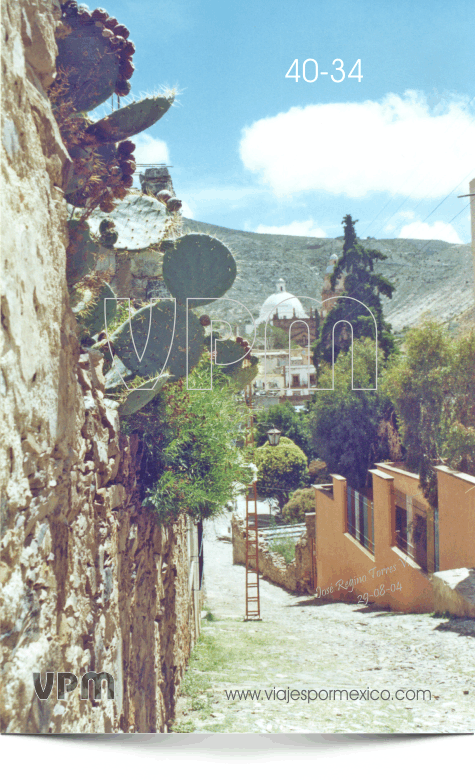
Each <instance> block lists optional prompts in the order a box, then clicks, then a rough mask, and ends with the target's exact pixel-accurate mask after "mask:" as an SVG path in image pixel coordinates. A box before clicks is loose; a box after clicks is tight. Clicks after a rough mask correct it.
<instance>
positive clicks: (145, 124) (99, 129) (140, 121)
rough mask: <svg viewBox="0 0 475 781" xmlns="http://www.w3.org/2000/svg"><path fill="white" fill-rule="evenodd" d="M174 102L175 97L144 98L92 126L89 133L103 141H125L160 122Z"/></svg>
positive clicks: (88, 130)
mask: <svg viewBox="0 0 475 781" xmlns="http://www.w3.org/2000/svg"><path fill="white" fill-rule="evenodd" d="M173 101H174V98H173V97H165V96H164V95H157V97H155V98H144V99H143V100H139V101H137V102H136V103H129V105H128V106H124V107H123V108H120V109H118V110H117V111H114V112H113V113H112V114H109V116H107V117H104V118H103V119H100V120H99V121H98V122H95V123H94V124H93V125H90V127H88V129H87V132H88V133H93V134H94V135H95V136H96V138H98V139H99V140H101V141H124V140H125V139H126V138H129V136H133V135H136V134H137V133H141V132H142V131H143V130H147V128H149V127H151V126H152V125H154V124H155V122H158V120H159V119H161V118H162V117H163V115H164V114H166V112H167V111H168V109H169V108H170V106H171V105H172V103H173Z"/></svg>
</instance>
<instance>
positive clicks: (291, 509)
mask: <svg viewBox="0 0 475 781" xmlns="http://www.w3.org/2000/svg"><path fill="white" fill-rule="evenodd" d="M313 512H315V490H314V489H313V488H299V489H298V490H297V491H294V493H293V494H292V495H291V497H290V499H289V501H288V502H287V504H286V505H285V507H284V509H283V510H282V518H283V519H284V521H285V522H286V523H305V513H313Z"/></svg>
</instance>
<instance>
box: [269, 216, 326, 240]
mask: <svg viewBox="0 0 475 781" xmlns="http://www.w3.org/2000/svg"><path fill="white" fill-rule="evenodd" d="M255 233H277V234H282V235H283V236H313V237H314V238H318V239H324V238H326V235H327V234H326V233H325V231H324V230H322V229H321V228H318V227H317V226H316V225H315V223H314V221H313V220H312V219H310V220H302V221H301V222H298V221H297V220H294V221H293V222H290V223H289V224H288V225H280V226H276V225H258V226H257V228H256V230H255Z"/></svg>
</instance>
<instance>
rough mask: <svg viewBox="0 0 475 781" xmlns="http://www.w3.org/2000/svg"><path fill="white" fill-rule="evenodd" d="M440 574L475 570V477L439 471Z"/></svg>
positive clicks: (443, 470)
mask: <svg viewBox="0 0 475 781" xmlns="http://www.w3.org/2000/svg"><path fill="white" fill-rule="evenodd" d="M437 482H438V486H439V570H442V571H443V570H447V569H454V568H456V567H475V477H471V476H470V475H465V474H462V473H460V472H453V471H452V470H451V469H448V467H446V466H438V467H437Z"/></svg>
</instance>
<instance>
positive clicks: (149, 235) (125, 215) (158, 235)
mask: <svg viewBox="0 0 475 781" xmlns="http://www.w3.org/2000/svg"><path fill="white" fill-rule="evenodd" d="M107 216H109V217H110V219H111V220H113V221H114V223H115V230H116V232H117V233H118V238H117V241H116V242H115V244H114V249H127V250H139V249H146V248H147V247H151V246H152V247H153V246H154V245H158V244H160V242H161V241H162V239H163V237H164V236H165V235H166V232H167V231H168V229H169V226H170V224H171V217H170V215H169V214H168V213H167V210H166V208H165V205H164V204H163V203H160V201H157V199H156V198H153V197H152V196H150V195H137V194H136V193H128V194H127V195H126V196H125V198H124V199H123V200H122V201H119V203H117V204H116V205H115V207H114V209H113V211H111V212H108V213H107ZM105 217H106V213H103V212H101V211H100V210H99V209H97V210H95V211H94V213H93V214H92V215H91V216H90V217H89V218H88V221H89V224H90V226H91V230H92V231H93V233H97V232H98V231H99V224H100V222H101V221H102V220H103V219H104V218H105Z"/></svg>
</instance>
